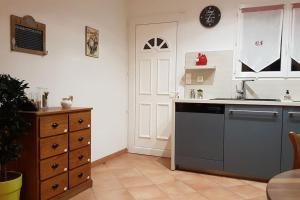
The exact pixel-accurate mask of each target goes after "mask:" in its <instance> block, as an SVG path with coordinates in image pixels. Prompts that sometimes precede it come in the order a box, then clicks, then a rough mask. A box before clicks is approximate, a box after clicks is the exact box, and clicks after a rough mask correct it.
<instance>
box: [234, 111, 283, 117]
mask: <svg viewBox="0 0 300 200" xmlns="http://www.w3.org/2000/svg"><path fill="white" fill-rule="evenodd" d="M229 113H230V114H231V115H233V114H234V113H239V114H255V115H272V116H278V114H279V112H276V111H259V110H229Z"/></svg>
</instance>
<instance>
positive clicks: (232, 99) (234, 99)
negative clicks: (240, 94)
mask: <svg viewBox="0 0 300 200" xmlns="http://www.w3.org/2000/svg"><path fill="white" fill-rule="evenodd" d="M211 100H220V101H221V100H230V101H276V102H279V101H281V100H280V99H255V98H254V99H236V98H214V99H211Z"/></svg>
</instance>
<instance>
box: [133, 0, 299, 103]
mask: <svg viewBox="0 0 300 200" xmlns="http://www.w3.org/2000/svg"><path fill="white" fill-rule="evenodd" d="M291 1H292V0H265V1H261V0H226V1H224V0H164V1H161V0H151V1H150V0H129V18H130V20H134V19H139V18H147V17H150V16H156V18H157V17H158V16H165V15H169V16H170V15H174V16H175V15H178V14H179V15H181V16H182V17H181V19H180V22H179V28H178V61H177V65H178V66H177V83H178V86H179V91H180V93H181V96H183V85H182V84H181V83H180V82H181V79H182V77H183V76H184V65H185V54H186V53H187V52H203V51H220V50H234V44H235V40H236V35H237V28H238V27H237V12H238V8H239V7H240V5H241V4H246V5H251V4H254V3H256V4H257V3H261V4H268V3H271V4H272V3H283V2H291ZM211 4H213V5H217V6H218V7H219V8H220V9H221V12H222V19H221V21H220V23H219V24H218V25H217V26H216V27H215V28H213V29H206V28H204V27H203V26H201V25H200V22H199V15H200V12H201V10H202V9H203V8H204V7H206V6H207V5H211ZM162 21H163V20H162ZM230 67H231V69H232V68H233V66H230ZM217 73H222V75H223V79H225V80H226V81H224V85H223V87H217V85H220V82H221V81H223V79H222V78H219V79H216V80H215V81H219V82H218V83H215V84H213V85H212V86H200V87H202V88H204V94H205V96H206V97H208V98H210V97H220V94H222V96H223V97H234V96H235V85H236V84H237V83H238V82H236V81H232V72H231V71H230V70H225V71H224V73H223V71H218V69H217ZM228 79H231V81H229V82H228V81H227V80H228ZM299 84H300V81H299V80H259V81H256V82H254V83H249V86H250V87H251V89H252V90H253V91H255V93H253V96H255V97H261V98H282V96H283V95H284V92H285V90H286V89H289V90H291V94H292V96H293V97H294V99H298V100H300V92H299V88H300V87H299ZM196 88H199V87H196ZM224 88H231V92H228V93H227V95H226V96H225V94H224V91H223V90H224Z"/></svg>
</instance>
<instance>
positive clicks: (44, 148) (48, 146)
mask: <svg viewBox="0 0 300 200" xmlns="http://www.w3.org/2000/svg"><path fill="white" fill-rule="evenodd" d="M65 152H68V134H64V135H59V136H54V137H50V138H45V139H41V140H40V159H45V158H49V157H52V156H56V155H59V154H63V153H65Z"/></svg>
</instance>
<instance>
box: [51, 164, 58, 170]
mask: <svg viewBox="0 0 300 200" xmlns="http://www.w3.org/2000/svg"><path fill="white" fill-rule="evenodd" d="M58 167H59V164H57V163H55V164H53V165H52V166H51V168H52V169H57V168H58Z"/></svg>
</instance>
